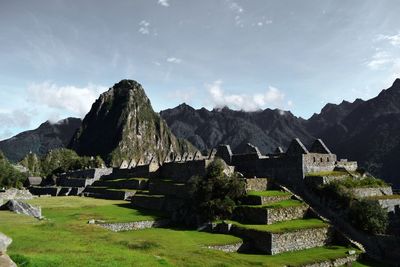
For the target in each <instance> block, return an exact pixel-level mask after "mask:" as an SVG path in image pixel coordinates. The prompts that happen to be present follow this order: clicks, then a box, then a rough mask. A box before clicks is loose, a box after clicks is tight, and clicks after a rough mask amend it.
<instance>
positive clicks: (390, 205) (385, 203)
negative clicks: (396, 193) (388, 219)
mask: <svg viewBox="0 0 400 267" xmlns="http://www.w3.org/2000/svg"><path fill="white" fill-rule="evenodd" d="M377 201H378V202H379V205H381V206H382V208H385V209H387V211H388V212H396V209H399V208H400V198H397V199H396V198H387V199H378V200H377Z"/></svg>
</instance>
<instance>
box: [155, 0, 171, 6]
mask: <svg viewBox="0 0 400 267" xmlns="http://www.w3.org/2000/svg"><path fill="white" fill-rule="evenodd" d="M157 4H159V5H160V6H164V7H169V1H168V0H158V2H157Z"/></svg>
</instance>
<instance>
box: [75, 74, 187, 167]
mask: <svg viewBox="0 0 400 267" xmlns="http://www.w3.org/2000/svg"><path fill="white" fill-rule="evenodd" d="M70 148H72V149H74V150H75V151H77V152H78V154H80V155H86V156H95V155H100V156H101V157H103V158H104V159H106V160H107V161H108V162H110V163H112V164H113V165H114V166H118V165H119V164H120V163H121V162H122V160H128V161H130V160H132V159H134V160H135V161H136V162H139V161H140V160H143V161H145V162H146V161H149V160H150V159H151V158H153V157H156V158H157V160H160V161H161V160H163V159H164V158H165V157H166V155H167V154H168V153H170V152H174V153H182V152H183V151H187V150H193V147H192V146H191V145H190V144H189V143H188V142H186V141H182V140H178V139H177V138H176V137H175V136H174V135H173V134H172V133H171V131H170V130H169V129H168V126H167V124H166V123H165V122H164V120H163V119H161V118H160V116H159V115H158V114H157V113H156V112H154V110H153V108H152V107H151V104H150V100H149V99H148V98H147V96H146V94H145V92H144V90H143V88H142V86H141V85H140V84H139V83H137V82H136V81H133V80H122V81H120V82H119V83H117V84H115V85H114V86H113V87H112V88H111V89H110V90H108V91H107V92H105V93H103V94H102V95H101V96H100V98H99V99H97V100H96V102H95V103H94V104H93V106H92V108H91V110H90V111H89V113H88V114H87V115H86V117H85V118H84V120H83V122H82V126H81V127H80V129H79V130H78V131H77V133H76V134H75V136H74V138H73V139H72V141H71V144H70Z"/></svg>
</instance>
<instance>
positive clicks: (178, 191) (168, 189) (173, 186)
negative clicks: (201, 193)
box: [149, 179, 189, 198]
mask: <svg viewBox="0 0 400 267" xmlns="http://www.w3.org/2000/svg"><path fill="white" fill-rule="evenodd" d="M149 192H150V194H153V195H169V196H175V197H179V198H187V197H189V194H188V187H187V185H186V183H179V182H176V181H172V180H165V179H152V180H150V181H149Z"/></svg>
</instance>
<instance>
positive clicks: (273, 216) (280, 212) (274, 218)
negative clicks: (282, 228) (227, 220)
mask: <svg viewBox="0 0 400 267" xmlns="http://www.w3.org/2000/svg"><path fill="white" fill-rule="evenodd" d="M307 211H308V206H307V205H301V206H294V207H284V208H269V209H267V208H263V207H248V206H239V207H237V208H236V209H235V210H234V212H233V218H234V219H235V220H238V221H240V222H243V223H250V224H273V223H276V222H282V221H288V220H294V219H301V218H304V217H305V215H306V213H307Z"/></svg>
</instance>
